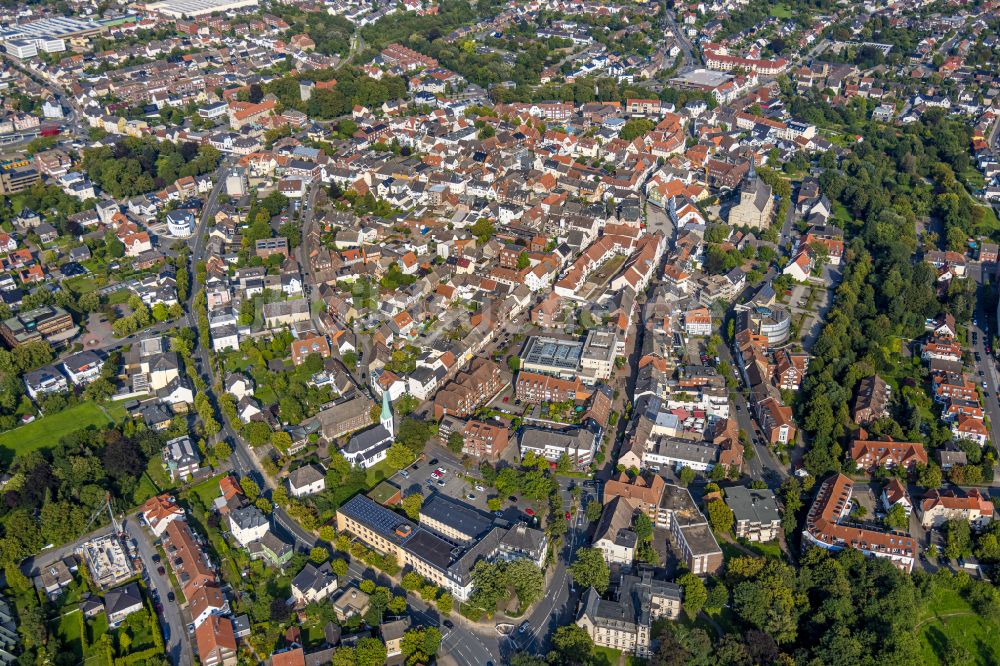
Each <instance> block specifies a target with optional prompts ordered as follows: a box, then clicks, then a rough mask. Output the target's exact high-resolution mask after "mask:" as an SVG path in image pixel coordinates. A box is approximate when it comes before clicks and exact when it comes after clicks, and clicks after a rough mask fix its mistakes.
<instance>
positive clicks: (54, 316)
mask: <svg viewBox="0 0 1000 666" xmlns="http://www.w3.org/2000/svg"><path fill="white" fill-rule="evenodd" d="M77 330H78V328H77V326H76V325H75V324H74V323H73V317H72V316H71V315H70V314H69V312H67V311H66V310H64V309H63V308H61V307H59V306H58V305H43V306H41V307H38V308H35V309H34V310H28V311H27V312H19V313H17V314H16V315H14V316H13V317H11V318H9V319H5V320H4V321H3V323H2V324H0V337H2V338H3V340H4V342H5V343H6V344H7V346H8V347H10V348H11V349H13V348H15V347H19V346H21V345H24V344H27V343H29V342H36V341H38V340H47V341H49V342H50V343H56V342H61V341H64V340H67V339H69V338H71V337H73V336H74V335H76V332H77Z"/></svg>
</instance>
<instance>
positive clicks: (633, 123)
mask: <svg viewBox="0 0 1000 666" xmlns="http://www.w3.org/2000/svg"><path fill="white" fill-rule="evenodd" d="M653 127H654V125H653V121H652V120H649V119H648V118H633V119H632V120H629V121H628V122H626V123H625V125H623V126H622V129H621V132H619V133H618V136H619V138H621V139H623V140H625V141H632V140H633V139H635V138H638V137H640V136H644V135H646V134H648V133H649V132H651V131H652V130H653Z"/></svg>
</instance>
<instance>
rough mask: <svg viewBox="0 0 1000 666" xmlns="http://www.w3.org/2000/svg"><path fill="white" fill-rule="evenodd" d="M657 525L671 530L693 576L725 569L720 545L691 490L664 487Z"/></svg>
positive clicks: (682, 557) (672, 486)
mask: <svg viewBox="0 0 1000 666" xmlns="http://www.w3.org/2000/svg"><path fill="white" fill-rule="evenodd" d="M656 524H657V526H658V527H664V528H666V529H668V530H669V531H670V536H671V537H672V538H673V540H674V543H676V545H677V547H678V548H679V549H680V553H679V555H680V556H681V559H683V560H684V561H685V562H686V563H687V566H688V569H689V570H690V571H691V573H693V574H696V575H699V576H704V575H708V574H713V573H715V572H716V571H718V570H719V569H720V568H721V567H722V549H721V548H720V547H719V542H718V541H716V540H715V535H714V534H712V530H711V528H710V527H709V526H708V519H707V518H705V516H704V514H702V512H701V511H699V510H698V506H697V505H696V504H695V503H694V499H693V498H692V497H691V493H690V492H689V491H688V489H687V488H682V487H680V486H674V485H671V484H667V485H666V486H665V487H664V492H663V499H662V500H661V501H660V510H659V512H658V514H657V521H656Z"/></svg>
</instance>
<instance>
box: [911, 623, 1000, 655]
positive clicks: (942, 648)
mask: <svg viewBox="0 0 1000 666" xmlns="http://www.w3.org/2000/svg"><path fill="white" fill-rule="evenodd" d="M998 629H1000V627H997V625H996V624H994V623H992V622H990V621H988V620H985V619H983V618H981V617H979V616H976V615H960V616H956V617H945V618H941V619H938V620H933V621H931V622H929V623H928V624H926V625H924V626H923V627H921V631H920V652H921V654H922V655H923V663H925V664H929V665H933V664H945V663H960V664H981V665H982V666H989V665H990V664H997V663H1000V633H998ZM956 654H957V655H959V656H955V655H956ZM949 655H950V657H949Z"/></svg>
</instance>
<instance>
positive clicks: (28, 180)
mask: <svg viewBox="0 0 1000 666" xmlns="http://www.w3.org/2000/svg"><path fill="white" fill-rule="evenodd" d="M12 55H14V54H12ZM26 57H30V56H26ZM41 179H42V176H41V174H39V173H38V169H37V168H35V165H34V164H31V163H29V164H24V163H17V164H9V165H6V166H0V194H16V193H18V192H20V191H21V190H26V189H28V188H29V187H31V186H32V185H34V184H35V183H37V182H38V181H40V180H41Z"/></svg>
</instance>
